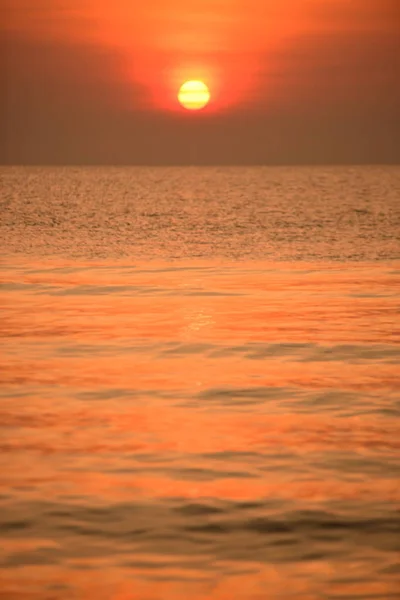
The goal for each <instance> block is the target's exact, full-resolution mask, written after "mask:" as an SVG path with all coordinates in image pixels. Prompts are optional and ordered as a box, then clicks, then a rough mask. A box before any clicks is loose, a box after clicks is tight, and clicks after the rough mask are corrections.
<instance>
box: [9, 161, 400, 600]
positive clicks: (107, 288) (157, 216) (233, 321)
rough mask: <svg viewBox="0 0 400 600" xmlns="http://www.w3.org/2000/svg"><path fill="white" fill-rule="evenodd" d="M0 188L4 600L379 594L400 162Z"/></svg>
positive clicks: (389, 476) (41, 175) (173, 172)
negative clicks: (381, 165) (392, 165)
mask: <svg viewBox="0 0 400 600" xmlns="http://www.w3.org/2000/svg"><path fill="white" fill-rule="evenodd" d="M0 189H1V191H0V198H1V214H0V235H1V240H2V248H3V252H2V256H1V264H0V277H1V292H0V304H1V319H0V335H1V359H0V361H1V370H0V382H1V387H0V539H1V543H0V598H1V599H2V600H92V599H93V600H188V599H190V600H192V599H193V600H275V599H279V600H286V599H287V600H289V599H304V600H317V599H318V600H320V599H321V600H322V599H324V600H350V599H351V600H356V599H357V600H361V599H365V600H367V599H368V600H372V599H380V600H390V599H394V598H399V597H400V593H399V592H400V564H399V552H400V510H399V509H400V485H399V477H400V452H399V450H400V435H399V434H400V427H399V414H400V404H399V398H400V391H399V390H400V386H399V383H400V377H399V371H400V370H399V358H400V335H399V330H400V328H399V282H400V260H399V255H400V242H399V234H400V168H397V167H369V168H361V167H357V168H246V169H245V168H242V169H241V168H229V169H228V168H227V169H222V168H200V169H195V168H193V169H189V168H175V169H163V168H156V169H150V168H149V169H137V168H59V169H53V168H1V169H0Z"/></svg>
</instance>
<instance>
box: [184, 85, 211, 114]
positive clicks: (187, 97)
mask: <svg viewBox="0 0 400 600" xmlns="http://www.w3.org/2000/svg"><path fill="white" fill-rule="evenodd" d="M178 100H179V102H180V103H181V104H182V106H183V107H184V108H187V109H188V110H200V109H201V108H204V107H205V106H207V104H208V103H209V101H210V92H209V89H208V87H207V86H206V84H205V83H203V82H202V81H198V80H196V81H195V80H193V81H186V82H185V83H184V84H183V85H181V87H180V90H179V93H178Z"/></svg>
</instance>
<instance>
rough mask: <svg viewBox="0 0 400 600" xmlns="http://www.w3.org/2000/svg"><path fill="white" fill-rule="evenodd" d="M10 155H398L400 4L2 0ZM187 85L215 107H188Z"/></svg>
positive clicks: (258, 158)
mask: <svg viewBox="0 0 400 600" xmlns="http://www.w3.org/2000/svg"><path fill="white" fill-rule="evenodd" d="M0 10H1V20H0V23H1V25H0V34H1V46H2V48H1V70H2V88H3V89H4V88H5V90H6V93H5V94H2V96H1V100H0V109H1V121H2V122H1V127H2V132H3V135H2V142H1V146H0V160H1V162H3V163H4V162H6V163H22V164H24V163H30V164H32V163H35V164H82V163H83V164H104V163H105V164H297V163H299V164H304V163H376V162H380V163H387V162H388V163H395V162H399V160H400V142H399V139H400V125H399V123H400V109H399V107H400V42H399V40H400V2H399V1H398V0H280V1H279V2H277V1H270V0H148V1H140V2H139V1H138V0H114V1H110V0H70V1H67V0H0ZM188 79H200V80H202V81H204V82H205V83H206V84H207V85H208V87H209V90H210V93H211V101H210V103H209V105H208V106H207V107H206V108H204V109H203V110H201V111H196V112H192V111H186V110H185V109H183V108H182V107H181V106H180V105H179V103H178V100H177V93H178V90H179V87H180V85H181V84H182V83H184V82H185V81H186V80H188Z"/></svg>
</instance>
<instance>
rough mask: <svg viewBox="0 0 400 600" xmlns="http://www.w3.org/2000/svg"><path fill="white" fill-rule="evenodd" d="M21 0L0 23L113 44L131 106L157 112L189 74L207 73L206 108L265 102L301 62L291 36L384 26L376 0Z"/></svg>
mask: <svg viewBox="0 0 400 600" xmlns="http://www.w3.org/2000/svg"><path fill="white" fill-rule="evenodd" d="M30 2H31V3H32V8H31V10H26V4H27V2H26V0H12V1H11V0H6V3H9V5H10V6H9V7H8V18H7V24H6V26H4V25H3V26H2V27H3V28H6V29H8V30H11V31H19V32H22V33H23V34H25V35H26V34H28V35H29V36H34V37H39V38H42V39H45V38H48V39H52V40H53V41H55V40H57V42H60V41H61V40H63V39H64V40H67V41H68V42H70V43H74V44H75V43H80V44H90V45H94V46H96V47H100V49H101V48H106V49H110V48H111V49H112V50H115V52H116V55H117V56H119V57H120V59H121V60H120V63H119V67H118V68H120V69H122V71H123V72H122V73H119V74H118V75H119V76H120V75H121V76H122V77H123V78H124V79H125V81H128V82H129V83H130V84H131V86H132V96H131V98H130V99H129V100H128V101H129V102H130V103H131V104H130V106H131V107H132V106H134V107H135V108H137V107H138V105H140V106H141V108H142V109H144V110H155V111H161V112H164V111H176V110H179V108H180V107H179V104H178V103H177V102H176V90H178V89H179V87H180V85H181V84H182V81H187V80H190V79H196V80H201V81H207V85H208V87H209V88H210V89H211V90H212V99H213V102H212V107H211V105H210V107H209V110H211V108H212V110H213V111H217V112H220V111H224V110H226V109H229V108H231V107H234V108H235V107H236V108H238V107H240V106H243V105H244V104H248V103H257V102H258V103H259V102H260V101H261V102H262V105H263V106H265V102H267V103H268V102H269V101H271V100H272V98H273V97H274V96H276V94H277V93H278V92H277V88H278V87H279V85H280V82H281V80H282V77H286V76H289V77H290V78H292V77H295V76H296V73H298V72H299V71H300V72H301V71H302V69H303V68H304V67H307V64H306V59H305V58H304V57H303V58H301V56H300V58H299V61H300V62H297V60H298V59H297V58H296V57H297V56H298V55H297V53H296V51H295V50H294V49H295V47H296V44H297V43H298V42H299V41H300V42H304V40H309V41H310V43H311V46H312V47H314V50H316V49H317V47H318V40H320V39H321V36H326V37H329V36H332V35H333V34H334V35H341V34H343V32H349V31H353V32H354V33H355V34H359V33H360V32H361V33H362V32H364V31H368V30H369V29H371V28H374V27H375V28H376V29H377V30H381V31H385V30H387V29H388V28H390V27H393V25H391V21H393V19H392V20H390V19H389V17H388V16H387V15H388V12H386V13H385V11H384V10H382V8H380V7H381V2H380V1H378V0H368V2H367V6H366V0H354V2H351V3H349V2H348V0H326V1H325V2H323V3H321V1H320V0H281V1H280V2H269V1H266V0H192V1H191V2H190V3H188V2H187V1H186V0H169V1H167V0H153V2H151V3H142V4H141V3H132V2H130V1H129V0H119V1H118V2H113V3H110V2H108V0H81V1H80V2H79V3H78V1H77V0H74V1H73V2H70V3H69V6H70V8H69V9H68V11H66V10H65V9H64V8H63V4H62V3H61V0H53V2H52V3H51V6H49V7H47V8H46V9H45V11H44V9H40V8H36V5H35V7H33V5H34V2H33V0H30ZM28 3H29V2H28ZM42 13H43V14H42ZM360 15H361V16H360ZM385 15H386V16H385ZM43 17H45V18H43ZM307 43H308V42H307ZM288 51H289V56H290V57H291V58H289V59H288V55H287V52H288ZM288 60H290V61H292V64H290V65H289V64H288ZM116 69H117V67H116ZM135 88H136V89H139V90H140V98H139V97H138V94H137V92H135ZM121 101H126V99H125V100H123V99H121Z"/></svg>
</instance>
